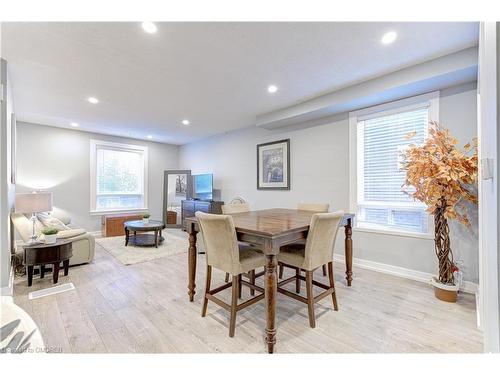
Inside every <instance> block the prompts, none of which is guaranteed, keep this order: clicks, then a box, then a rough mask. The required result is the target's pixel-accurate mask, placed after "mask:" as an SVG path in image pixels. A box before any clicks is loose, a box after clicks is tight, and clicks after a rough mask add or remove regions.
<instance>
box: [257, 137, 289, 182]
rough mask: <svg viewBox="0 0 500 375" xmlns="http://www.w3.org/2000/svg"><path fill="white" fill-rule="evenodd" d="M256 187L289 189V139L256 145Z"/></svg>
mask: <svg viewBox="0 0 500 375" xmlns="http://www.w3.org/2000/svg"><path fill="white" fill-rule="evenodd" d="M257 189H259V190H290V139H283V140H281V141H275V142H269V143H262V144H260V145H257Z"/></svg>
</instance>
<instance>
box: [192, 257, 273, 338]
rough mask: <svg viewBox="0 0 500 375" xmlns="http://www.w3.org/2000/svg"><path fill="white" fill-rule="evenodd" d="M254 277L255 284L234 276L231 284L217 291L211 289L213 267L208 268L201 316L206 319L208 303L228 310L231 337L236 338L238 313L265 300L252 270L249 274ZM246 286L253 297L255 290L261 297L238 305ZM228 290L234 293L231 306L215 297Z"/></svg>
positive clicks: (220, 287) (216, 289) (218, 288)
mask: <svg viewBox="0 0 500 375" xmlns="http://www.w3.org/2000/svg"><path fill="white" fill-rule="evenodd" d="M252 273H253V275H254V280H253V282H252V281H251V282H248V281H246V280H243V279H242V274H240V275H238V276H233V279H232V281H231V282H229V283H226V284H223V285H221V286H219V287H217V288H215V289H210V283H211V280H212V267H211V266H207V279H206V284H205V297H204V299H203V306H202V308H201V316H202V317H205V316H206V315H207V308H208V301H209V300H210V301H212V302H215V303H216V304H217V305H219V306H220V307H222V308H224V309H226V310H228V311H229V312H230V314H231V315H230V320H229V337H233V336H234V331H235V328H236V313H237V312H238V311H240V310H242V309H244V308H245V307H248V306H251V305H253V304H254V303H256V302H259V301H260V300H262V299H264V296H265V293H264V289H263V288H261V287H260V286H257V285H255V276H256V274H255V270H252V271H250V272H249V274H252ZM243 285H245V286H247V287H249V288H250V293H252V292H253V294H252V295H254V294H255V290H257V291H258V292H260V294H259V295H257V296H255V297H253V298H250V299H249V300H246V301H245V302H242V303H240V304H238V299H239V298H241V289H242V286H243ZM227 288H232V293H231V304H230V305H229V304H227V303H226V302H224V301H223V300H221V299H219V298H217V297H215V294H217V293H219V292H221V291H223V290H225V289H227Z"/></svg>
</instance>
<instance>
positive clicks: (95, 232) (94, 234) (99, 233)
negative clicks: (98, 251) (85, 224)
mask: <svg viewBox="0 0 500 375" xmlns="http://www.w3.org/2000/svg"><path fill="white" fill-rule="evenodd" d="M88 233H89V234H90V235H92V236H94V237H95V238H101V237H102V232H101V231H100V230H96V231H94V232H88Z"/></svg>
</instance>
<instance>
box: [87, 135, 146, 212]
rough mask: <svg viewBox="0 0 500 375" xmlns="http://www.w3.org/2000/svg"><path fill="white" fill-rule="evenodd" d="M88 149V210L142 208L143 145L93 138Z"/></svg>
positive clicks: (144, 152) (144, 172)
mask: <svg viewBox="0 0 500 375" xmlns="http://www.w3.org/2000/svg"><path fill="white" fill-rule="evenodd" d="M91 153H92V154H91V163H92V166H91V173H92V176H91V179H92V181H93V182H92V184H93V186H92V196H91V199H92V202H91V211H97V212H99V211H121V210H130V209H144V208H146V194H145V192H146V165H147V149H145V148H144V147H139V146H133V145H125V144H114V143H109V142H99V141H93V142H92V143H91Z"/></svg>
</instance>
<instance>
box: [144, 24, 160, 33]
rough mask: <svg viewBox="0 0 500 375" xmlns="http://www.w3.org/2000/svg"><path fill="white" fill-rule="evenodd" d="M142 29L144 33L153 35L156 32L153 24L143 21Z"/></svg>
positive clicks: (156, 29)
mask: <svg viewBox="0 0 500 375" xmlns="http://www.w3.org/2000/svg"><path fill="white" fill-rule="evenodd" d="M142 28H143V30H144V31H145V32H147V33H149V34H154V33H156V31H158V27H157V26H156V25H155V24H154V23H153V22H148V21H145V22H143V23H142Z"/></svg>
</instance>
